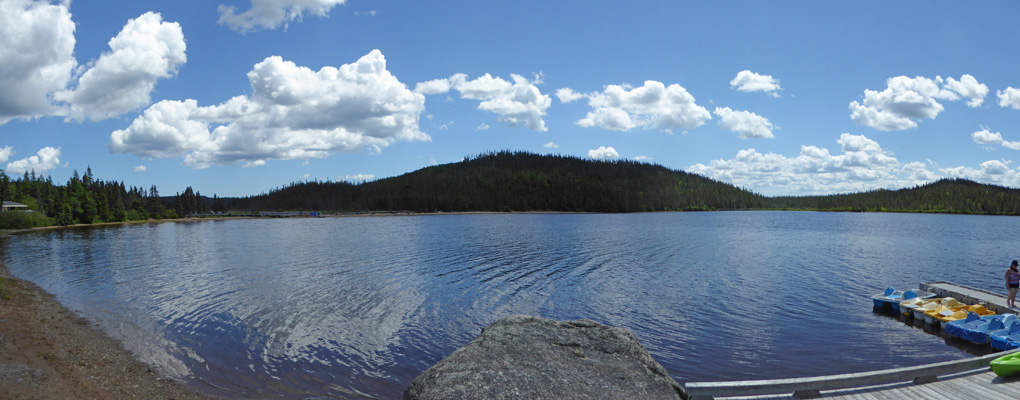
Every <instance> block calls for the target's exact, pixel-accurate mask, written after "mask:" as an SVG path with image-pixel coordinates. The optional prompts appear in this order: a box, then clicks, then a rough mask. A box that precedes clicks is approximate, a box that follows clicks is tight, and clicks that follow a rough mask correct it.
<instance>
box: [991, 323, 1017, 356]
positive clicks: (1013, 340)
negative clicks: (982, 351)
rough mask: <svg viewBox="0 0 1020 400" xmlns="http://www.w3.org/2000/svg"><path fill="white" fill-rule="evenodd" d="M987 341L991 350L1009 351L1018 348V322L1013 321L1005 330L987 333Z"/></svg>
mask: <svg viewBox="0 0 1020 400" xmlns="http://www.w3.org/2000/svg"><path fill="white" fill-rule="evenodd" d="M988 341H989V342H991V344H992V348H995V349H998V350H1011V349H1016V348H1020V320H1014V321H1013V322H1012V323H1011V324H1008V325H1006V328H1005V329H1000V330H997V331H993V332H989V333H988Z"/></svg>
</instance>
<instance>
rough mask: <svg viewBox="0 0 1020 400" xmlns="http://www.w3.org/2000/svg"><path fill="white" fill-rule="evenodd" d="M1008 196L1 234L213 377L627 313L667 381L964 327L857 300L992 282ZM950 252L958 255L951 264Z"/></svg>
mask: <svg viewBox="0 0 1020 400" xmlns="http://www.w3.org/2000/svg"><path fill="white" fill-rule="evenodd" d="M1016 221H1017V219H1016V218H1011V217H966V216H931V215H900V214H849V213H847V214H833V213H795V212H787V213H780V212H740V213H656V214H629V215H473V216H424V217H393V218H341V219H294V220H286V219H284V220H245V221H209V222H201V223H185V224H142V225H130V226H114V227H98V228H91V229H68V230H61V231H54V232H45V233H34V234H24V235H15V236H12V237H7V238H3V239H0V241H2V243H0V249H2V251H3V260H4V261H5V263H6V264H7V266H8V268H9V269H10V270H11V272H12V273H13V274H14V275H15V276H18V277H20V278H24V279H29V280H31V281H33V282H36V283H37V284H39V285H40V286H42V287H43V288H44V289H46V290H48V291H50V292H53V293H55V294H56V295H57V297H58V299H59V300H60V301H61V302H63V303H64V304H65V305H67V306H68V307H69V308H72V309H74V310H76V311H78V312H80V313H82V314H83V315H85V316H86V317H87V318H89V319H90V320H92V321H94V322H96V323H97V324H99V325H100V326H101V327H103V329H105V330H106V331H107V332H110V334H111V335H114V336H115V337H117V338H119V339H121V340H123V341H124V342H125V346H126V347H128V348H129V349H131V350H132V351H134V352H135V353H136V354H138V355H139V356H140V357H142V358H143V359H145V360H146V361H147V362H149V363H152V364H154V365H157V366H158V367H159V368H160V369H162V370H163V371H165V372H167V373H169V374H171V375H175V376H178V377H181V378H183V379H188V380H191V381H192V382H194V383H195V384H196V385H197V386H199V387H202V388H206V389H207V390H209V391H210V392H213V393H215V394H220V395H224V396H227V397H244V398H268V397H323V396H329V397H339V398H396V397H399V396H400V393H401V391H402V389H403V388H404V387H406V385H407V384H409V383H410V381H411V380H412V379H413V378H414V377H415V376H417V375H418V374H419V373H421V372H422V371H424V370H425V369H426V368H428V367H429V366H431V365H432V364H434V363H436V362H438V361H439V360H440V359H442V358H443V357H445V356H447V355H449V354H450V353H451V352H453V351H454V350H455V349H457V348H458V347H460V346H462V345H464V344H465V343H467V342H468V341H470V340H471V339H472V338H474V337H475V335H477V334H478V333H479V332H480V330H481V329H482V328H483V327H485V326H486V325H488V324H490V323H492V322H493V321H495V320H496V319H498V318H501V317H504V316H507V315H510V314H517V313H524V314H537V315H542V316H546V317H550V318H557V319H579V318H588V319H592V320H595V321H598V322H603V323H608V324H612V325H617V326H623V327H627V328H630V329H631V330H633V331H634V333H635V334H636V335H637V336H638V337H639V338H640V339H641V341H642V343H643V344H644V345H645V346H646V347H647V348H648V350H649V351H650V352H651V353H652V354H653V356H655V358H656V359H657V360H658V361H659V362H660V363H662V364H663V365H664V366H665V367H666V369H667V370H668V371H669V372H670V374H671V375H672V376H673V377H674V378H676V379H677V380H679V381H689V380H718V379H763V378H785V377H794V376H810V375H818V374H834V373H846V372H856V371H864V370H870V369H877V368H888V367H894V366H907V365H917V364H922V363H927V362H936V361H945V360H949V359H955V358H961V357H964V356H966V354H968V353H971V352H974V351H975V350H974V349H971V348H968V347H965V346H961V345H960V344H959V343H956V342H953V341H951V340H948V339H945V338H944V337H941V336H939V335H937V334H933V333H931V332H927V331H925V330H922V329H920V328H917V327H914V326H910V325H907V324H904V323H903V322H901V321H899V320H897V319H895V318H892V317H889V316H885V315H879V314H875V313H873V312H872V311H871V309H870V301H869V300H870V299H869V298H868V297H869V296H870V295H871V294H873V293H877V292H879V291H881V290H882V289H884V288H885V287H886V286H895V287H915V286H916V285H917V283H918V282H920V281H926V280H950V281H956V282H959V283H963V284H968V285H973V286H977V287H981V288H985V289H989V290H999V288H998V282H999V279H1001V278H1000V277H1001V269H1003V268H1005V264H1004V262H1005V261H1007V260H1008V259H1013V258H1018V257H1017V256H1015V255H1013V254H1011V253H1010V249H1011V248H1012V247H1013V245H1014V243H1013V242H1012V240H1010V239H1009V238H1014V237H1018V236H1020V224H1016ZM962 271H966V273H962Z"/></svg>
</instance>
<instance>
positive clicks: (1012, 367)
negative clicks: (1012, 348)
mask: <svg viewBox="0 0 1020 400" xmlns="http://www.w3.org/2000/svg"><path fill="white" fill-rule="evenodd" d="M991 367H992V371H993V372H995V375H998V376H1001V377H1003V378H1006V377H1009V376H1012V375H1014V374H1017V373H1020V352H1013V353H1010V354H1006V355H1004V356H1002V357H999V358H996V359H994V360H992V363H991Z"/></svg>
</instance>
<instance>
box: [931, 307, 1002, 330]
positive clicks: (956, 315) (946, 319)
mask: <svg viewBox="0 0 1020 400" xmlns="http://www.w3.org/2000/svg"><path fill="white" fill-rule="evenodd" d="M968 313H975V314H977V315H978V316H979V317H983V316H985V315H995V311H992V310H989V309H987V308H985V306H984V305H981V304H975V305H972V306H967V307H965V308H961V309H959V310H956V311H954V312H953V313H952V314H949V315H945V314H944V313H939V314H938V315H936V316H935V319H937V320H938V321H939V327H941V328H942V329H946V324H948V323H950V322H951V321H956V320H958V319H967V314H968Z"/></svg>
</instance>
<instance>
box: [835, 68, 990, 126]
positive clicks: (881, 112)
mask: <svg viewBox="0 0 1020 400" xmlns="http://www.w3.org/2000/svg"><path fill="white" fill-rule="evenodd" d="M886 83H887V87H886V89H885V90H883V91H881V92H878V91H874V90H865V91H864V102H863V104H861V103H858V102H857V101H853V102H851V103H850V119H852V120H853V121H854V123H856V124H858V125H864V126H868V127H871V128H874V129H878V130H882V131H901V130H906V129H911V128H915V127H917V121H919V120H921V119H922V118H929V119H934V118H935V117H936V116H937V115H938V114H939V113H940V112H942V111H943V110H944V109H945V107H943V106H942V104H941V103H939V102H938V100H948V101H956V100H959V99H960V98H961V96H963V97H967V98H969V99H970V101H968V103H967V104H968V105H969V106H971V107H977V106H980V105H981V103H982V102H983V101H984V96H985V95H986V94H987V93H988V87H987V86H985V85H983V84H980V83H978V82H977V80H976V79H974V77H972V76H970V75H963V76H962V77H961V78H960V80H959V81H957V80H955V79H953V78H949V79H948V80H943V79H942V78H941V77H938V76H937V77H935V79H929V78H925V77H922V76H918V77H914V78H909V77H906V76H897V77H893V78H889V79H888V80H887V81H886Z"/></svg>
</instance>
